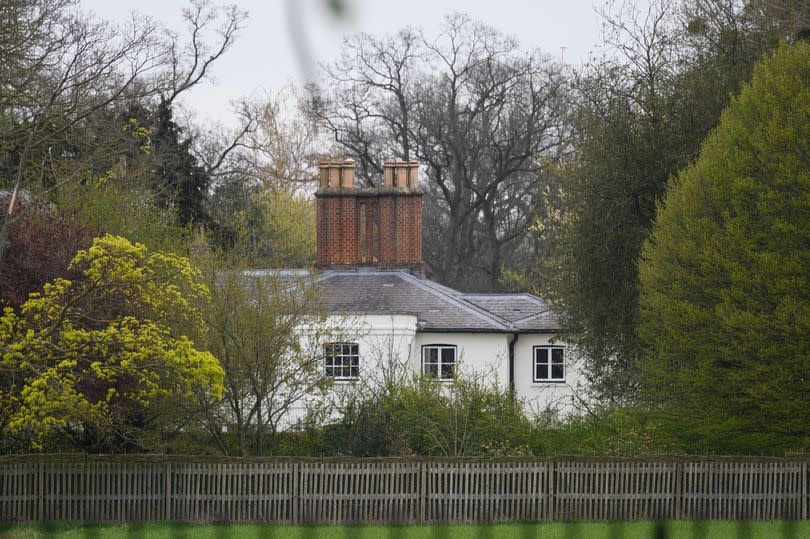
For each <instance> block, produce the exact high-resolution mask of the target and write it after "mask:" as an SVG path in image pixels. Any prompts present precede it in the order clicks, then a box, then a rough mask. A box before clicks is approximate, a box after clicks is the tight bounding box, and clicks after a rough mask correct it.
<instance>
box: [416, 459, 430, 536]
mask: <svg viewBox="0 0 810 539" xmlns="http://www.w3.org/2000/svg"><path fill="white" fill-rule="evenodd" d="M427 491H428V481H427V464H426V463H425V461H424V460H420V461H419V517H418V518H419V524H427V504H428V500H427V497H428V493H427Z"/></svg>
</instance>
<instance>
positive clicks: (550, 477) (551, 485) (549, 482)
mask: <svg viewBox="0 0 810 539" xmlns="http://www.w3.org/2000/svg"><path fill="white" fill-rule="evenodd" d="M554 469H555V466H554V460H549V461H548V462H547V463H546V518H547V519H548V520H550V521H551V520H554V498H555V496H554V494H555V492H554V489H555V488H556V484H555V483H556V482H555V481H554V474H555V471H554Z"/></svg>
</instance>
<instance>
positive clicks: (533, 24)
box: [81, 0, 646, 123]
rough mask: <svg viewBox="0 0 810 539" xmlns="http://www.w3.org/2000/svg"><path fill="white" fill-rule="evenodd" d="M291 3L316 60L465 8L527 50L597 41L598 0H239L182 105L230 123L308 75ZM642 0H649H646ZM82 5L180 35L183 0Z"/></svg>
mask: <svg viewBox="0 0 810 539" xmlns="http://www.w3.org/2000/svg"><path fill="white" fill-rule="evenodd" d="M290 2H297V4H296V5H297V9H298V11H299V14H300V18H301V20H302V22H303V26H302V28H301V30H300V31H301V37H302V38H303V39H304V40H305V41H304V42H305V43H307V47H308V49H309V50H310V51H311V56H312V58H313V60H314V62H315V63H316V64H317V63H320V62H329V61H330V60H332V59H333V58H335V57H336V55H337V53H338V50H339V48H340V45H341V42H342V40H343V38H344V37H345V36H346V35H350V34H354V33H357V32H368V33H374V34H384V33H393V32H396V31H397V30H399V29H400V28H402V27H404V26H417V27H421V28H423V29H424V30H425V31H426V32H427V33H428V34H429V35H435V34H436V32H437V31H438V28H439V26H440V24H441V20H442V17H443V16H444V15H445V14H447V13H450V12H453V11H462V12H465V13H468V14H469V15H471V16H472V17H473V18H476V19H479V20H481V21H484V22H486V23H487V24H489V25H491V26H493V27H495V28H497V29H499V30H500V31H502V32H503V33H505V34H508V35H512V36H514V37H517V38H518V40H519V41H520V43H521V45H522V46H523V47H524V48H526V49H540V50H542V51H544V52H546V53H547V54H549V55H551V56H553V57H555V58H558V59H559V58H563V59H564V60H565V61H567V62H569V63H580V62H581V61H582V60H583V59H584V58H585V57H587V54H588V51H590V50H592V49H593V48H594V46H595V45H596V43H597V42H598V40H599V36H600V31H601V24H600V20H599V16H598V15H597V13H596V11H595V6H600V5H602V4H603V0H522V1H521V0H464V1H462V0H399V1H391V0H376V1H375V0H345V2H346V4H347V7H348V10H347V13H346V16H345V17H344V18H342V19H340V20H338V19H335V17H334V16H333V15H332V12H331V11H329V10H328V9H327V7H326V6H327V3H328V0H289V1H288V0H236V1H235V2H233V1H231V2H227V3H236V4H237V5H238V6H240V7H241V8H243V9H245V10H247V11H248V13H249V19H248V21H247V27H246V28H245V29H244V30H243V31H242V33H241V35H240V36H239V38H238V39H237V41H236V43H235V45H234V46H233V48H232V49H231V50H230V51H229V52H228V54H227V55H226V56H225V57H223V58H221V59H220V60H219V61H218V62H217V64H216V67H215V69H214V71H213V75H214V79H213V80H212V81H209V82H207V83H206V84H205V85H202V86H198V87H196V88H194V89H193V90H191V91H190V93H189V94H188V95H187V96H186V99H185V104H186V106H188V107H192V108H194V109H196V111H197V113H198V117H199V118H200V119H210V120H218V121H223V122H226V123H230V119H231V118H232V114H231V110H230V105H229V103H230V101H231V100H234V99H238V98H239V97H242V96H250V95H261V94H262V93H264V92H265V91H267V92H270V93H273V91H274V90H277V89H279V88H281V87H283V86H284V85H285V84H288V83H290V82H292V83H295V84H301V83H302V82H303V81H304V80H305V70H304V69H302V64H301V62H300V55H299V54H297V53H296V51H297V50H299V49H296V47H295V46H294V45H293V39H292V37H291V31H290V25H289V20H290V17H289V5H290ZM645 3H646V2H645ZM81 4H82V6H83V7H84V8H85V9H87V10H90V11H93V12H95V13H96V14H97V15H99V16H101V17H103V18H106V19H111V20H117V21H121V20H124V19H126V18H127V17H128V16H129V14H130V12H132V11H138V12H140V13H143V14H145V15H149V16H151V17H154V18H156V19H158V20H160V21H162V22H163V23H164V24H165V25H166V26H168V27H170V28H173V29H175V30H176V31H177V32H178V33H180V34H181V35H182V34H183V29H184V28H183V21H182V18H181V11H182V9H183V7H184V6H186V5H187V4H186V2H184V1H182V0H137V1H133V0H81Z"/></svg>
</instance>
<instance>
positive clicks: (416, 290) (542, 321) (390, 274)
mask: <svg viewBox="0 0 810 539" xmlns="http://www.w3.org/2000/svg"><path fill="white" fill-rule="evenodd" d="M316 281H317V282H318V283H319V286H320V288H321V300H322V301H323V302H324V303H325V304H326V307H327V308H328V309H329V310H330V311H333V312H341V313H363V314H379V313H392V314H412V315H415V316H416V317H417V321H418V325H419V329H420V331H459V332H494V333H513V332H544V331H545V332H552V331H556V330H557V329H558V324H557V323H556V319H554V318H553V317H549V316H544V313H546V312H547V309H546V307H545V305H544V304H543V302H542V301H540V300H539V299H538V298H536V297H534V296H531V295H529V294H463V293H461V292H459V291H457V290H453V289H452V288H449V287H446V286H444V285H440V284H438V283H435V282H433V281H430V280H428V279H424V278H422V277H419V276H417V275H414V274H412V273H410V272H408V271H406V270H384V269H371V268H359V269H356V270H328V271H325V272H323V273H322V274H321V275H320V276H319V277H318V278H317V279H316Z"/></svg>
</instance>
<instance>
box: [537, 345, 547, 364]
mask: <svg viewBox="0 0 810 539" xmlns="http://www.w3.org/2000/svg"><path fill="white" fill-rule="evenodd" d="M534 360H535V361H536V362H538V363H548V348H535V349H534Z"/></svg>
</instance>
